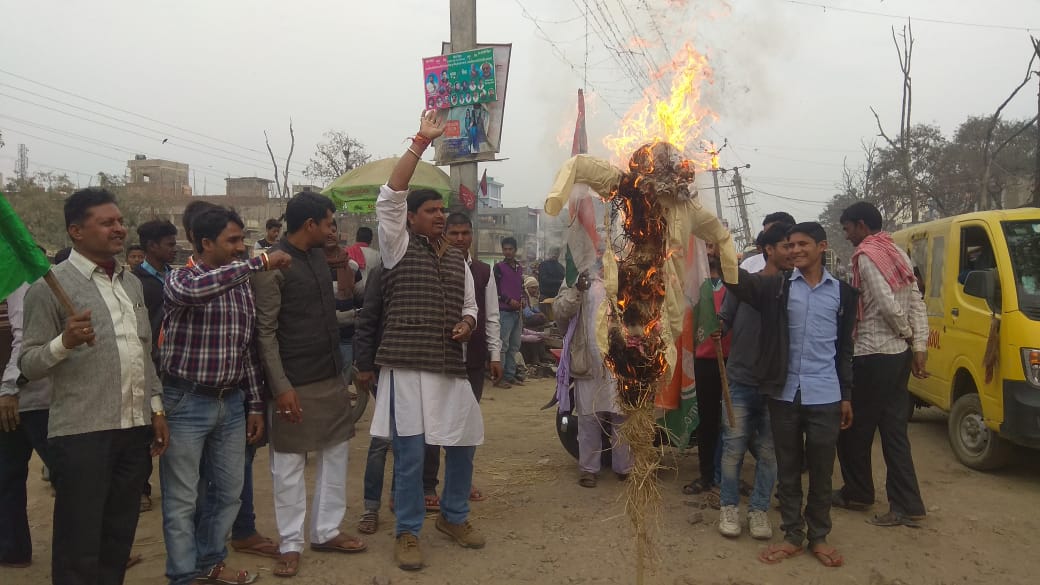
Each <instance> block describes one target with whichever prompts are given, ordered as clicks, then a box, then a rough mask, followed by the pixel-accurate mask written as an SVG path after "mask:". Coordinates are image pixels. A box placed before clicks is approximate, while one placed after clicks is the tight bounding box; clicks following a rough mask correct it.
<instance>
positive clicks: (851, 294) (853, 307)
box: [726, 270, 859, 400]
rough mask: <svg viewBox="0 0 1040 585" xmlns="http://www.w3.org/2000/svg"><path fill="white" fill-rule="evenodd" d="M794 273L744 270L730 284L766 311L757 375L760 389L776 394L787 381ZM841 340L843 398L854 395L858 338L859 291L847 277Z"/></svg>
mask: <svg viewBox="0 0 1040 585" xmlns="http://www.w3.org/2000/svg"><path fill="white" fill-rule="evenodd" d="M790 277H791V273H790V272H781V273H780V274H772V275H763V274H749V273H748V272H747V271H746V270H741V271H740V278H739V281H738V283H737V284H729V283H727V284H726V287H727V288H728V289H729V290H731V291H732V292H733V293H734V294H735V295H737V298H739V299H740V300H741V301H743V302H745V303H748V304H749V305H751V306H753V307H755V308H756V309H758V311H759V313H761V315H762V334H761V337H760V339H761V344H760V351H759V356H758V362H757V363H756V364H755V377H756V378H758V380H759V384H760V385H759V390H760V391H761V392H762V393H764V394H768V395H770V396H773V397H777V396H780V393H781V392H783V390H784V385H785V384H786V383H787V361H788V353H789V350H790V345H791V342H790V337H789V335H790V333H789V331H788V319H787V301H788V299H789V298H790V291H791V279H790ZM838 282H839V283H840V288H839V291H840V292H839V308H838V340H837V341H836V342H835V346H836V347H835V350H836V351H835V356H834V362H835V363H834V365H835V367H836V368H837V370H838V383H839V384H840V385H841V399H842V400H851V398H852V356H853V350H854V349H855V341H854V340H853V337H852V334H853V331H854V330H855V328H856V315H857V303H858V301H859V291H857V290H856V289H854V288H852V286H851V285H850V284H848V283H847V282H845V281H843V280H840V279H839V280H838Z"/></svg>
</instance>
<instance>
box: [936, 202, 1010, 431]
mask: <svg viewBox="0 0 1040 585" xmlns="http://www.w3.org/2000/svg"><path fill="white" fill-rule="evenodd" d="M953 231H954V234H955V235H956V236H957V237H958V240H959V241H958V242H956V246H957V247H956V251H957V256H956V259H957V271H956V274H957V282H956V283H950V285H949V288H952V289H953V294H952V295H951V296H952V299H951V300H950V302H949V303H948V304H949V311H948V313H947V317H946V319H947V321H946V323H947V327H946V338H947V339H946V343H947V344H948V345H950V349H952V350H953V351H952V352H950V353H951V354H952V355H951V360H957V359H958V358H966V360H967V361H969V362H970V363H973V364H976V365H977V366H978V369H977V372H979V373H980V374H979V378H977V379H975V380H974V381H975V384H976V386H977V387H976V389H977V390H978V391H979V398H980V399H981V400H982V408H983V412H997V411H995V410H994V408H996V407H997V406H998V405H996V404H993V403H992V402H993V400H994V393H992V392H986V391H985V388H983V387H982V386H983V385H984V384H985V380H984V379H983V378H982V377H981V376H982V375H984V371H985V369H984V368H983V367H982V356H983V355H984V354H985V353H986V340H987V339H988V338H989V330H990V324H991V322H992V319H993V311H991V310H990V307H989V305H988V304H987V303H986V300H985V299H980V298H978V297H973V296H969V295H967V294H965V293H964V279H965V278H966V277H967V275H968V273H969V272H971V271H975V270H993V271H996V269H997V261H996V251H995V249H994V247H993V241H994V239H993V236H992V234H990V232H989V227H988V226H987V225H986V224H985V223H983V222H981V221H978V220H972V221H966V222H960V223H958V224H955V225H954V230H953ZM997 310H998V311H999V310H1000V309H999V300H998V308H997ZM951 366H952V364H951ZM950 374H951V375H952V374H953V372H950ZM999 377H1000V376H999V375H996V376H995V378H999ZM997 381H998V382H999V380H997ZM951 390H952V387H951ZM998 395H999V394H998ZM987 402H990V404H987Z"/></svg>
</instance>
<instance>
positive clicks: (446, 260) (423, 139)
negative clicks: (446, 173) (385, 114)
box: [372, 110, 484, 570]
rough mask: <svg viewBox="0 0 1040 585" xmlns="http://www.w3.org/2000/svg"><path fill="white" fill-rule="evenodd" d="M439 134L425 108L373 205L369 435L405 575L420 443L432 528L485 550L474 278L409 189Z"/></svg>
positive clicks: (430, 202)
mask: <svg viewBox="0 0 1040 585" xmlns="http://www.w3.org/2000/svg"><path fill="white" fill-rule="evenodd" d="M443 132H444V121H443V120H442V119H439V118H438V117H437V113H436V112H434V111H432V110H430V111H427V112H425V113H424V114H423V115H422V117H421V123H420V128H419V132H418V134H416V135H415V138H414V139H413V140H412V144H411V146H409V148H408V150H407V151H406V152H405V153H404V154H403V155H402V156H401V158H400V160H399V161H398V162H397V165H396V166H395V167H394V170H393V172H392V173H391V174H390V180H389V181H388V182H387V184H386V185H384V186H383V187H382V188H381V189H380V192H379V198H378V199H377V200H376V218H377V220H378V225H379V228H378V237H379V251H380V255H381V256H382V260H383V303H384V305H383V306H384V313H383V315H384V319H385V323H384V329H383V339H382V342H381V344H380V346H379V350H378V352H377V354H376V364H377V365H378V366H379V367H380V373H379V389H380V391H379V393H378V394H377V395H376V408H375V413H374V415H373V419H372V435H373V436H376V437H388V438H390V439H391V440H392V441H393V447H394V474H395V476H396V487H395V490H394V508H395V513H396V515H397V525H396V528H395V530H394V535H395V536H396V538H397V546H396V548H395V554H394V556H395V560H396V562H397V564H398V566H399V567H400V568H402V569H405V570H417V569H420V568H422V564H423V561H422V554H421V552H420V550H419V531H420V529H421V528H422V524H423V517H424V514H425V504H424V501H423V485H422V471H423V450H424V449H423V445H424V443H429V444H431V445H441V446H443V447H444V451H445V472H444V490H443V492H442V499H441V513H440V515H439V516H438V518H437V524H436V527H437V530H439V531H441V532H443V533H445V534H447V535H448V536H450V537H451V538H452V539H454V540H455V541H456V542H457V543H459V544H460V545H462V546H464V547H467V548H482V547H483V546H484V537H483V536H481V535H480V534H479V533H478V532H477V531H476V529H474V528H473V526H472V525H470V523H469V520H468V519H467V517H468V516H469V492H470V486H471V484H472V480H473V453H474V451H475V450H476V446H477V445H479V444H481V443H483V442H484V422H483V420H482V418H481V414H480V406H479V405H478V404H477V399H476V397H475V396H474V395H473V391H472V389H471V388H470V384H469V380H467V378H466V374H467V372H466V362H465V355H464V353H463V347H464V345H465V344H466V343H467V342H468V341H469V338H470V335H471V334H472V333H473V331H474V329H475V328H476V325H477V302H476V297H475V293H474V285H473V277H472V275H471V274H470V270H469V267H468V266H467V264H466V260H465V258H464V256H463V254H462V252H460V251H459V250H458V249H456V248H453V247H452V246H451V245H450V244H449V243H448V241H447V240H446V239H445V238H444V226H445V216H444V202H443V200H442V197H441V195H440V194H439V193H437V192H435V191H431V190H428V189H417V190H415V191H409V190H408V182H409V181H410V180H411V178H412V174H413V173H414V172H415V167H416V165H417V164H418V163H419V159H420V158H421V156H422V151H423V150H424V149H425V148H426V147H427V146H429V144H430V142H431V141H432V140H433V139H434V138H437V137H438V136H440V135H441V134H442V133H443Z"/></svg>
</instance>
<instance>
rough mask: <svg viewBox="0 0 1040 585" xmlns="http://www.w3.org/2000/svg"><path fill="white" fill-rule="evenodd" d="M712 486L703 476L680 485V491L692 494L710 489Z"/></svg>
mask: <svg viewBox="0 0 1040 585" xmlns="http://www.w3.org/2000/svg"><path fill="white" fill-rule="evenodd" d="M711 488H712V486H711V485H710V484H708V483H706V482H705V481H704V478H701V477H698V478H697V479H695V480H693V481H691V482H690V483H688V484H686V485H684V486H682V493H684V494H686V495H688V496H692V495H695V494H699V493H701V492H706V491H708V490H710V489H711Z"/></svg>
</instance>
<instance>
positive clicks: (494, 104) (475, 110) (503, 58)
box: [424, 43, 513, 165]
mask: <svg viewBox="0 0 1040 585" xmlns="http://www.w3.org/2000/svg"><path fill="white" fill-rule="evenodd" d="M477 46H478V47H479V48H478V51H490V52H491V56H492V59H491V63H492V64H493V66H494V74H493V76H492V77H491V79H493V87H494V93H495V99H494V100H493V101H483V102H482V101H479V100H478V101H477V102H475V103H469V104H464V105H455V106H451V105H449V106H448V109H447V110H446V113H447V116H448V119H447V124H446V126H445V129H444V135H443V136H441V137H440V138H438V139H437V140H435V141H434V143H433V145H434V158H435V160H436V164H438V165H451V164H455V163H463V162H478V161H490V160H495V155H496V154H498V152H499V151H500V147H501V139H502V119H503V116H504V113H505V107H506V87H507V85H506V84H507V81H508V78H509V56H510V52H511V51H512V48H513V46H512V45H511V44H494V45H491V44H489V45H477ZM450 48H451V45H450V44H448V43H444V44H443V46H442V47H441V50H442V52H444V53H445V54H444V55H442V56H441V58H444V59H448V60H449V61H450V58H451V57H452V55H451V54H449V53H448V51H450ZM467 52H468V53H472V52H473V51H467ZM457 54H462V53H457ZM484 62H486V61H484ZM471 65H472V64H471ZM424 67H425V60H424ZM478 69H479V67H478ZM444 71H447V72H448V78H449V79H450V78H451V69H450V68H449V69H443V68H442V69H441V72H439V73H438V75H441V73H443V72H444ZM469 72H470V75H471V76H472V74H473V69H472V66H471V67H470V71H469ZM481 75H483V73H481ZM439 80H440V77H438V84H439ZM487 85H488V84H487V83H485V88H487ZM478 87H479V84H478ZM427 90H429V88H428V87H427ZM427 95H428V94H427ZM427 99H428V98H427ZM449 101H450V98H449ZM434 103H435V104H436V101H435V102H434ZM427 104H429V102H428V101H427ZM434 107H436V105H435V106H434Z"/></svg>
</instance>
